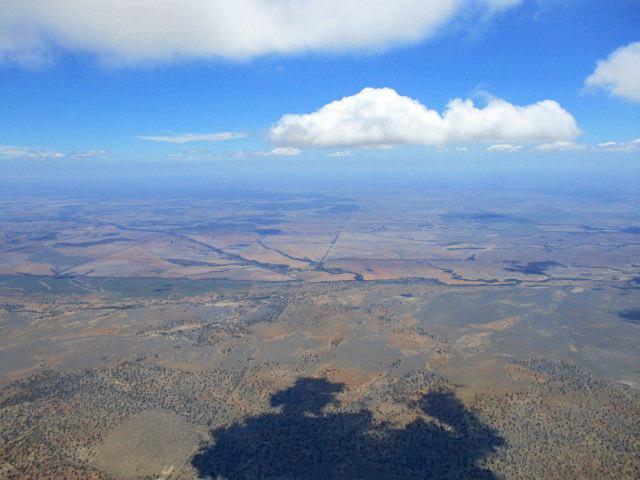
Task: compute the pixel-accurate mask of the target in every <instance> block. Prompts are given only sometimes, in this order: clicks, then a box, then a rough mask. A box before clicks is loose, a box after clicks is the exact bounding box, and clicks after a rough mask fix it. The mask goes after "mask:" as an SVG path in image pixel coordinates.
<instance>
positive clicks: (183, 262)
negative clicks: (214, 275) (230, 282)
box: [163, 258, 221, 267]
mask: <svg viewBox="0 0 640 480" xmlns="http://www.w3.org/2000/svg"><path fill="white" fill-rule="evenodd" d="M163 260H165V261H167V262H169V263H173V264H174V265H178V266H180V267H220V266H221V265H220V264H219V263H211V262H203V261H200V260H187V259H184V258H164V259H163Z"/></svg>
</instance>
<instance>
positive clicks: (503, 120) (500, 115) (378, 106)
mask: <svg viewBox="0 0 640 480" xmlns="http://www.w3.org/2000/svg"><path fill="white" fill-rule="evenodd" d="M580 133H581V132H580V129H579V128H578V126H577V124H576V121H575V119H574V118H573V116H572V115H571V114H570V113H569V112H567V111H566V110H564V109H563V108H562V107H561V106H560V105H559V104H558V103H557V102H555V101H553V100H543V101H540V102H537V103H534V104H531V105H525V106H518V105H512V104H510V103H508V102H506V101H505V100H500V99H490V100H489V101H488V103H487V105H486V106H484V107H482V108H478V107H476V106H475V105H474V104H473V102H472V101H471V100H462V99H454V100H451V101H450V102H449V104H448V105H447V107H446V109H445V110H444V112H443V113H442V114H440V113H438V112H437V111H435V110H431V109H429V108H428V107H426V106H424V105H422V104H421V103H420V102H418V101H417V100H414V99H411V98H409V97H405V96H401V95H399V94H398V93H396V91H395V90H393V89H391V88H365V89H364V90H362V91H361V92H359V93H357V94H355V95H352V96H349V97H345V98H342V99H340V100H336V101H334V102H331V103H329V104H327V105H325V106H323V107H322V108H320V109H319V110H317V111H315V112H313V113H308V114H287V115H284V116H283V117H282V118H280V120H279V121H278V123H277V124H276V125H274V126H273V127H272V128H271V132H270V136H271V140H272V141H273V142H274V143H276V144H278V145H287V146H296V147H301V148H302V147H371V146H379V145H398V144H414V145H435V146H442V145H446V144H450V143H467V142H473V141H475V142H491V141H497V142H513V141H516V142H528V141H531V142H533V141H558V140H570V139H572V138H574V137H576V136H578V135H579V134H580Z"/></svg>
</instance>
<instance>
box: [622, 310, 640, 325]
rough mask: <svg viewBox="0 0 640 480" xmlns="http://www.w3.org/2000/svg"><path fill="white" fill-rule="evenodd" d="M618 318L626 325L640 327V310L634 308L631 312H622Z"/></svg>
mask: <svg viewBox="0 0 640 480" xmlns="http://www.w3.org/2000/svg"><path fill="white" fill-rule="evenodd" d="M618 317H619V318H620V319H621V320H622V321H623V322H626V323H633V324H634V325H640V308H633V309H631V310H622V311H620V312H618Z"/></svg>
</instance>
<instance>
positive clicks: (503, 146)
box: [486, 143, 522, 152]
mask: <svg viewBox="0 0 640 480" xmlns="http://www.w3.org/2000/svg"><path fill="white" fill-rule="evenodd" d="M521 149H522V145H511V144H509V143H498V144H496V145H490V146H488V147H487V149H486V150H487V152H517V151H518V150H521Z"/></svg>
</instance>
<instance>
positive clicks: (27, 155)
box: [0, 145, 65, 160]
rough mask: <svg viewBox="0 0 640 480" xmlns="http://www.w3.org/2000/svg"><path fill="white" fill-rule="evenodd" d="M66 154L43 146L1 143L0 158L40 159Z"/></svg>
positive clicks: (55, 157)
mask: <svg viewBox="0 0 640 480" xmlns="http://www.w3.org/2000/svg"><path fill="white" fill-rule="evenodd" d="M64 157H65V154H64V153H62V152H58V151H56V150H47V149H43V148H31V147H15V146H11V145H0V158H3V159H5V160H6V159H9V160H12V159H21V158H23V159H39V158H53V159H57V158H64Z"/></svg>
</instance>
